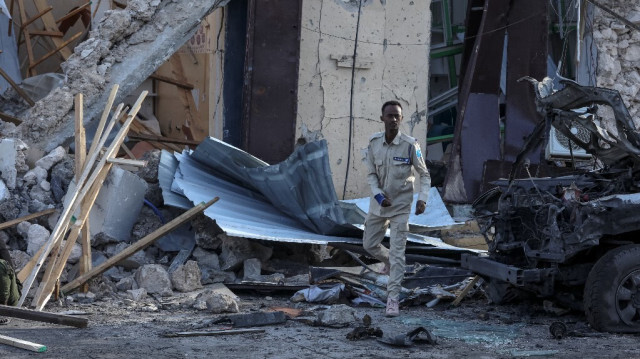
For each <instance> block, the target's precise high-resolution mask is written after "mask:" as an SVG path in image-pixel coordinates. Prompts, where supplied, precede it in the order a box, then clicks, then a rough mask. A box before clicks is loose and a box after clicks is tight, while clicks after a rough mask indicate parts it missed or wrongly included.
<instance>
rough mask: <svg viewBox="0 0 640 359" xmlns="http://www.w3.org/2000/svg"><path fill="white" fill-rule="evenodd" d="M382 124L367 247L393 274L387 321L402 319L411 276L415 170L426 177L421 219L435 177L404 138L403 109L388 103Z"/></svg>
mask: <svg viewBox="0 0 640 359" xmlns="http://www.w3.org/2000/svg"><path fill="white" fill-rule="evenodd" d="M380 119H381V120H382V122H383V123H384V132H379V133H376V134H374V135H373V136H372V137H371V140H370V141H369V147H368V150H367V155H366V158H365V163H366V165H367V182H368V183H369V186H370V187H371V192H372V196H371V203H370V204H369V213H368V214H367V218H366V221H365V230H364V236H363V240H362V242H363V246H364V249H365V250H366V251H367V252H369V254H371V255H372V256H373V257H375V258H377V259H378V260H380V261H382V262H383V263H385V269H384V272H385V274H387V273H388V274H389V281H388V283H387V308H386V315H387V316H397V315H399V314H400V311H399V302H398V300H399V295H400V289H401V286H402V279H403V278H404V272H405V255H404V252H405V247H406V243H407V233H408V232H409V212H410V211H411V202H412V201H413V181H414V176H413V174H412V171H411V168H412V167H413V168H415V170H416V172H417V173H418V176H419V177H420V192H419V195H418V201H417V203H416V214H422V213H423V212H424V210H425V208H426V203H427V197H428V194H429V188H430V187H431V177H430V176H429V171H427V166H426V165H425V164H424V159H423V158H422V152H421V151H420V145H419V144H418V142H417V141H416V139H415V138H413V137H410V136H407V135H405V134H403V133H401V132H400V122H402V106H401V105H400V103H399V102H397V101H387V102H385V103H384V105H382V116H380ZM387 228H390V229H391V238H390V241H389V244H390V246H389V249H387V248H385V247H384V246H382V240H383V239H384V236H385V232H386V230H387Z"/></svg>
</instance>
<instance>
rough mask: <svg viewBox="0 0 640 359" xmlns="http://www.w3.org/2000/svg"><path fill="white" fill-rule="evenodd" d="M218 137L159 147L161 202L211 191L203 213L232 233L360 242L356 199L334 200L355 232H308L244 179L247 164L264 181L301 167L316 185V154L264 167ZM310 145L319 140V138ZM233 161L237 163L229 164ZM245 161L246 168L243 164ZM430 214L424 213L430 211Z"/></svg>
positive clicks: (287, 193)
mask: <svg viewBox="0 0 640 359" xmlns="http://www.w3.org/2000/svg"><path fill="white" fill-rule="evenodd" d="M207 142H210V141H207ZM216 142H217V144H215V145H213V146H211V145H210V144H209V145H205V146H204V147H203V148H198V149H196V151H195V152H192V153H188V152H184V153H182V154H171V153H169V152H167V151H163V152H162V157H161V161H160V169H159V180H160V186H161V188H162V193H163V197H164V200H165V205H169V206H175V207H180V208H190V207H192V203H199V202H202V201H207V200H209V199H211V198H212V197H215V196H218V197H220V200H219V201H218V202H217V203H216V204H215V205H213V206H211V207H209V208H208V209H207V210H206V211H205V215H207V216H208V217H210V218H212V219H215V221H216V223H217V224H218V226H220V228H222V230H224V231H225V232H226V233H227V234H228V235H230V236H237V237H244V238H254V239H263V240H275V241H280V242H295V243H315V244H327V243H338V242H340V243H354V244H359V243H362V231H361V230H360V229H358V228H357V227H356V225H361V224H362V223H363V219H364V212H362V211H360V210H357V209H356V206H355V204H354V203H345V202H338V204H337V206H338V207H340V208H344V207H351V208H350V210H348V211H345V212H344V213H348V215H346V216H345V217H344V219H345V221H348V222H349V223H353V226H352V228H348V232H349V233H355V235H354V236H346V235H344V234H342V235H332V236H329V235H323V234H318V233H314V232H312V231H311V230H310V229H309V228H308V227H307V226H305V225H303V224H302V223H301V222H299V221H298V220H297V219H294V218H292V217H291V216H289V215H287V214H285V213H284V212H282V211H281V210H280V209H279V208H278V207H276V206H274V205H272V204H271V202H270V201H269V200H267V198H266V197H265V196H263V195H262V194H261V193H259V192H258V191H256V190H255V189H254V188H247V185H246V184H244V183H245V182H252V180H251V179H250V178H249V177H251V176H253V174H251V175H249V177H245V174H246V173H248V172H244V171H246V170H248V169H249V168H253V169H257V168H262V171H263V173H262V174H261V175H256V176H258V178H262V179H263V180H264V182H265V183H266V184H268V185H271V184H273V183H276V182H278V178H280V177H282V176H283V172H282V171H284V172H285V173H287V172H288V170H294V171H295V170H303V172H302V173H303V174H306V176H304V175H302V177H301V178H300V179H299V181H301V182H304V183H306V184H310V185H311V184H312V185H313V186H318V185H319V184H318V182H319V181H321V179H320V178H316V177H314V176H315V174H314V173H315V172H314V171H309V169H310V168H312V167H313V166H314V165H313V163H314V162H317V161H318V160H319V159H318V158H315V156H302V155H300V154H298V155H295V154H294V155H292V157H290V158H289V160H287V161H289V162H290V163H289V164H288V165H286V166H281V167H276V166H268V167H264V166H263V164H264V163H263V162H262V161H260V160H258V159H255V158H253V157H252V156H250V155H248V154H245V155H246V156H249V157H244V158H242V157H235V156H231V153H233V152H235V151H239V150H238V149H236V148H234V147H231V146H229V145H227V144H225V143H222V142H219V141H216ZM308 145H309V144H307V145H306V146H308ZM314 146H318V144H316V145H314ZM314 146H311V147H310V148H309V149H307V150H301V153H315V154H316V155H317V154H318V153H317V152H315V151H316V150H317V148H320V147H322V145H320V147H314ZM303 147H305V146H303ZM314 148H315V149H314ZM204 149H206V151H205V150H204ZM214 149H215V150H214ZM308 151H310V152H308ZM225 152H226V153H225ZM196 153H198V156H197V157H199V158H205V159H208V161H209V163H217V164H218V165H219V166H216V167H215V170H214V169H213V168H210V167H208V166H206V165H204V164H203V163H201V162H199V161H197V160H196ZM320 155H321V156H324V157H327V154H326V152H323V151H320ZM243 156H244V155H243ZM234 161H235V164H232V162H234ZM322 161H324V160H322ZM285 162H286V161H285ZM281 165H282V164H281ZM243 166H244V170H242V167H243ZM234 168H235V169H234ZM276 168H277V169H276ZM284 169H288V170H284ZM223 172H226V174H222V173H223ZM249 172H251V171H249ZM271 175H272V176H273V178H272V177H271ZM327 177H328V178H329V179H330V178H331V174H330V172H327ZM280 180H281V179H280ZM330 184H331V187H330V189H331V192H332V196H334V197H335V196H336V194H335V190H333V184H332V183H331V182H330ZM257 186H258V187H261V186H262V184H259V183H258V184H257ZM321 187H322V186H321ZM276 188H280V191H282V192H281V193H278V194H275V198H279V199H280V200H284V201H291V200H293V199H294V198H295V195H294V194H292V193H293V192H295V191H294V190H291V189H287V188H284V187H279V186H278V185H275V186H273V188H271V189H270V191H276V190H275V189H276ZM303 192H304V193H307V192H305V191H303ZM431 197H432V198H433V201H434V203H437V202H438V199H439V196H437V195H433V196H431ZM440 202H441V201H440ZM430 203H431V202H430ZM434 206H435V205H434ZM442 206H444V204H442ZM434 208H435V207H434ZM307 212H308V211H307ZM430 213H433V212H430ZM431 215H432V214H427V215H423V216H424V217H430V216H431ZM427 221H428V222H430V223H434V225H447V223H448V222H446V223H445V222H442V223H440V222H439V221H440V220H437V219H431V220H427ZM451 221H453V220H451ZM435 223H440V224H435ZM419 225H420V224H419ZM408 240H409V241H410V242H413V243H420V244H426V245H432V246H436V247H439V248H443V249H452V250H465V251H466V249H462V248H457V247H453V246H449V245H447V244H444V243H443V242H442V241H441V240H440V239H438V238H432V237H427V236H421V235H416V234H410V236H409V238H408Z"/></svg>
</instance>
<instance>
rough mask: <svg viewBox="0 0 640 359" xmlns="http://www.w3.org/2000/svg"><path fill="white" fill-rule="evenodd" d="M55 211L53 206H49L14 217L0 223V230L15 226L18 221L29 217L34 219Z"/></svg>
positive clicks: (26, 219)
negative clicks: (42, 209)
mask: <svg viewBox="0 0 640 359" xmlns="http://www.w3.org/2000/svg"><path fill="white" fill-rule="evenodd" d="M55 211H56V209H55V208H49V209H45V210H44V211H40V212H36V213H31V214H28V215H26V216H22V217H20V218H16V219H12V220H10V221H7V222H4V223H0V230H3V229H5V228H9V227H12V226H15V225H16V224H18V223H21V222H24V221H28V220H30V219H34V218H38V217H42V216H45V215H47V214H51V213H53V212H55Z"/></svg>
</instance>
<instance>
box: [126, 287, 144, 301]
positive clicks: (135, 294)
mask: <svg viewBox="0 0 640 359" xmlns="http://www.w3.org/2000/svg"><path fill="white" fill-rule="evenodd" d="M127 295H128V296H129V298H131V300H133V301H134V302H139V301H141V300H143V299H144V298H146V297H147V291H146V290H145V289H144V288H138V289H130V290H127Z"/></svg>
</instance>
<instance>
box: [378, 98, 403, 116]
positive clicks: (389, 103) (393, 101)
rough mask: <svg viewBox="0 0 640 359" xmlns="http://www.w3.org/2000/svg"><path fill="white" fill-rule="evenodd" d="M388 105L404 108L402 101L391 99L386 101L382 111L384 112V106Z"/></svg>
mask: <svg viewBox="0 0 640 359" xmlns="http://www.w3.org/2000/svg"><path fill="white" fill-rule="evenodd" d="M387 106H398V107H400V109H401V110H402V105H401V104H400V102H398V101H395V100H391V101H387V102H385V103H384V105H382V110H381V111H380V113H384V108H385V107H387Z"/></svg>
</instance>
